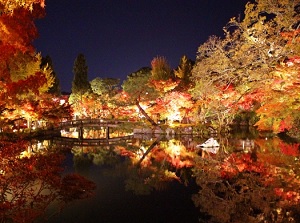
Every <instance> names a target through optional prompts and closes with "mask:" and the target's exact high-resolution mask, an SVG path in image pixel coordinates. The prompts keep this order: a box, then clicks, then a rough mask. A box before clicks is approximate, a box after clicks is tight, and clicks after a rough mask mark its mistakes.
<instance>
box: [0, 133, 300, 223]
mask: <svg viewBox="0 0 300 223" xmlns="http://www.w3.org/2000/svg"><path fill="white" fill-rule="evenodd" d="M205 140H206V139H201V138H190V137H181V138H171V139H170V138H169V139H166V138H164V137H162V136H157V137H154V138H152V137H148V138H147V137H137V138H132V139H130V140H127V141H122V142H119V143H115V144H108V145H102V146H93V147H91V146H74V147H73V148H72V149H70V148H69V149H70V150H69V151H70V152H71V155H72V156H71V157H72V160H71V161H72V162H71V163H69V164H64V165H70V166H72V168H73V170H71V171H70V172H68V174H67V171H63V169H62V168H61V166H62V165H63V162H64V159H65V155H64V154H65V153H64V152H62V151H61V149H59V148H57V147H55V144H53V142H52V143H51V141H48V142H37V144H36V145H32V144H27V142H26V143H25V142H20V143H18V144H11V145H4V144H2V145H1V148H2V149H1V150H0V153H1V154H0V155H1V157H2V158H1V159H2V162H1V166H0V170H1V178H0V180H1V181H0V182H1V188H2V189H1V199H2V200H1V209H0V213H1V218H2V219H3V220H2V219H1V220H2V222H6V221H7V222H8V220H10V221H12V222H22V221H24V219H26V222H31V221H33V220H34V219H36V218H37V217H38V216H40V215H41V214H42V213H43V212H44V210H45V209H46V208H47V206H49V204H50V203H52V202H53V201H56V204H58V205H56V207H59V208H61V206H62V205H64V204H66V203H68V202H70V201H73V200H75V199H82V198H86V197H90V196H92V193H93V191H94V190H95V184H94V183H92V182H91V179H92V180H94V179H98V178H93V177H94V176H95V175H98V174H99V173H98V172H97V171H98V169H95V167H101V168H102V169H101V170H102V171H103V173H104V174H105V175H106V176H110V177H112V176H116V177H119V178H120V179H122V183H121V185H122V186H123V187H124V189H125V190H126V191H127V192H130V193H133V194H135V195H151V196H154V195H153V194H154V193H155V191H160V192H163V193H167V191H169V190H171V189H172V187H173V186H174V182H176V183H179V184H181V185H184V186H185V187H186V188H187V189H188V188H189V187H190V186H191V185H192V184H193V183H196V185H197V189H196V191H193V195H189V197H188V199H189V200H191V201H192V202H193V204H194V206H195V207H196V208H197V209H198V210H197V212H198V213H199V214H198V215H197V218H198V219H199V221H200V222H241V220H242V222H300V218H299V216H298V215H297V214H298V213H300V210H299V209H300V207H299V202H300V194H299V192H300V180H299V176H300V164H299V145H300V144H299V143H287V142H284V141H282V140H281V139H279V138H277V137H275V138H259V137H258V138H253V137H249V138H247V137H244V136H243V137H239V138H237V137H233V136H231V137H226V138H224V137H216V140H217V141H218V143H219V144H220V147H219V149H218V150H214V151H216V152H214V153H212V152H210V150H205V149H201V148H197V145H199V144H201V143H203V142H204V141H205ZM11 147H17V148H19V149H18V150H17V149H14V150H11V149H9V148H11ZM66 150H68V148H64V150H63V151H66ZM11 151H14V152H11ZM24 151H26V153H24ZM31 153H34V155H31ZM20 154H22V155H20ZM103 167H104V168H103ZM82 176H85V177H86V178H83V177H82ZM87 178H89V179H90V180H88V179H87ZM101 182H102V181H101ZM102 183H103V182H102ZM96 184H97V186H98V187H102V186H103V185H101V184H99V183H97V182H96ZM118 186H119V185H118ZM171 186H172V187H171ZM110 187H113V186H112V185H110ZM102 189H103V188H102ZM188 190H189V189H188ZM96 193H99V191H98V189H97V190H96ZM172 193H173V194H174V195H176V196H180V194H179V193H178V194H176V192H173V191H172ZM180 193H182V191H180ZM95 199H96V200H95V202H96V204H97V203H98V202H99V200H97V199H99V197H98V195H97V196H96V197H95ZM101 199H103V197H101ZM107 199H110V198H107ZM130 199H131V200H132V199H133V198H132V197H130ZM57 201H59V202H58V203H57ZM128 201H129V200H126V198H124V201H123V200H122V202H128ZM102 202H103V201H102ZM118 202H121V201H118ZM83 203H84V202H83ZM84 204H85V205H86V203H84ZM114 205H117V206H119V205H120V204H119V203H118V204H114ZM124 205H126V204H124ZM154 205H155V204H154ZM94 206H95V204H94ZM81 208H83V207H81ZM85 208H90V206H88V207H85ZM99 208H100V209H103V208H104V207H99ZM82 211H83V212H84V211H86V209H84V208H83V210H82ZM181 211H182V210H181ZM179 212H180V211H179ZM47 213H49V212H47ZM51 215H53V213H51ZM49 216H50V215H47V216H46V217H43V221H44V220H45V218H47V217H49ZM92 217H93V216H92ZM65 218H66V217H65ZM21 219H22V220H21ZM167 219H171V216H168V217H167ZM193 219H194V220H195V219H196V218H193ZM50 220H51V219H50ZM95 222H97V221H95ZM195 222H196V221H195Z"/></svg>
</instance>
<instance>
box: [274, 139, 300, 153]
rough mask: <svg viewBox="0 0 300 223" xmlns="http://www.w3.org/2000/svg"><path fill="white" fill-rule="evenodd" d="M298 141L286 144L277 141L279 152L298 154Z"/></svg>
mask: <svg viewBox="0 0 300 223" xmlns="http://www.w3.org/2000/svg"><path fill="white" fill-rule="evenodd" d="M299 147H300V143H294V144H287V143H284V142H280V143H279V148H280V150H281V152H282V153H283V154H285V155H288V156H299Z"/></svg>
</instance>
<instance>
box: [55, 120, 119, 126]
mask: <svg viewBox="0 0 300 223" xmlns="http://www.w3.org/2000/svg"><path fill="white" fill-rule="evenodd" d="M121 122H122V121H119V120H103V119H77V120H69V121H65V122H61V123H60V127H66V126H84V125H89V124H98V125H103V126H107V125H113V124H119V123H121Z"/></svg>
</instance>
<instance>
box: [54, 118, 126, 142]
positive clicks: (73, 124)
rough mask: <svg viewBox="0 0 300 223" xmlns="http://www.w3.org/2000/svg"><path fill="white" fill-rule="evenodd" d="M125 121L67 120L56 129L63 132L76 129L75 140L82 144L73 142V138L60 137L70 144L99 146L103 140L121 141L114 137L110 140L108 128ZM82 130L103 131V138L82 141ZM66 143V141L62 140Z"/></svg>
mask: <svg viewBox="0 0 300 223" xmlns="http://www.w3.org/2000/svg"><path fill="white" fill-rule="evenodd" d="M124 122H126V121H120V120H103V119H78V120H69V121H65V122H61V123H60V124H59V126H58V127H57V129H60V130H65V129H69V128H76V129H77V131H78V138H77V139H75V140H78V139H79V140H80V141H83V140H84V142H80V141H73V140H74V138H67V137H62V138H65V139H70V140H69V141H72V143H75V144H76V143H77V144H80V145H81V144H83V143H87V144H90V145H98V144H101V143H102V142H103V141H104V140H106V141H107V140H109V139H110V141H113V140H117V139H119V140H120V139H121V138H123V137H114V138H110V135H109V133H110V131H109V129H110V128H115V127H118V126H119V125H120V124H122V123H124ZM84 128H93V129H95V130H97V129H98V130H99V129H103V128H104V131H105V137H104V138H97V139H84V137H83V134H84ZM64 141H67V140H64Z"/></svg>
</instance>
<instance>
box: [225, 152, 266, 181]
mask: <svg viewBox="0 0 300 223" xmlns="http://www.w3.org/2000/svg"><path fill="white" fill-rule="evenodd" d="M247 171H248V172H256V173H261V174H266V171H267V169H266V167H265V165H264V163H262V162H257V161H254V160H253V158H252V156H251V154H248V153H247V154H236V153H233V154H232V155H231V156H229V157H228V158H227V159H226V160H225V161H224V163H223V164H222V165H221V176H222V177H223V178H226V179H228V178H232V177H234V176H235V175H237V174H238V173H239V172H247Z"/></svg>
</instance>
